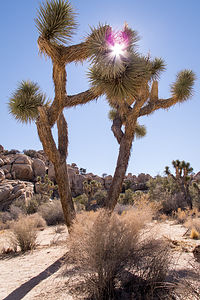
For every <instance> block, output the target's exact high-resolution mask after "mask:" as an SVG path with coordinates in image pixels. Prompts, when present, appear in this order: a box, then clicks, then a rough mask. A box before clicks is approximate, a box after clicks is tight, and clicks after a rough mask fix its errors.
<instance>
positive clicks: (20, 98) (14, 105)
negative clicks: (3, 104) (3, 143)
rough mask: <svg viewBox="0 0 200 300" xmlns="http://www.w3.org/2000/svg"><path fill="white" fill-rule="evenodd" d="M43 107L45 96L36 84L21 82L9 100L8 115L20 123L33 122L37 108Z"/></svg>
mask: <svg viewBox="0 0 200 300" xmlns="http://www.w3.org/2000/svg"><path fill="white" fill-rule="evenodd" d="M43 105H45V95H44V94H42V92H41V91H40V88H39V86H38V85H37V83H34V82H30V81H22V82H21V83H20V84H19V86H18V88H17V90H16V91H15V92H14V93H13V95H12V97H11V98H10V100H9V103H8V108H9V113H10V114H12V115H13V116H14V117H15V119H16V120H18V121H20V122H22V123H28V122H31V121H34V120H35V119H36V118H37V116H38V107H39V106H43Z"/></svg>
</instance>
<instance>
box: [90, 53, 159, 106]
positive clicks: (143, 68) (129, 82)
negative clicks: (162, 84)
mask: <svg viewBox="0 0 200 300" xmlns="http://www.w3.org/2000/svg"><path fill="white" fill-rule="evenodd" d="M108 68H109V67H106V66H104V68H102V67H101V66H99V64H94V65H93V67H92V68H91V69H90V72H89V79H90V82H91V86H92V89H93V90H94V92H96V93H104V94H106V96H107V99H108V101H109V103H110V105H111V106H113V107H115V105H116V104H120V103H121V104H122V103H124V101H127V102H129V100H130V99H134V98H136V97H137V96H138V93H139V91H140V90H141V88H142V87H143V85H144V84H147V82H149V81H150V80H152V79H153V77H155V76H156V75H157V74H159V73H160V71H162V69H163V65H162V64H161V63H160V69H159V64H157V65H156V66H155V61H153V62H151V61H150V60H148V61H147V59H146V58H145V57H142V56H139V55H138V54H136V53H131V54H130V56H129V59H128V61H127V62H126V64H125V65H124V69H123V70H122V71H121V72H117V73H115V72H113V73H112V72H108Z"/></svg>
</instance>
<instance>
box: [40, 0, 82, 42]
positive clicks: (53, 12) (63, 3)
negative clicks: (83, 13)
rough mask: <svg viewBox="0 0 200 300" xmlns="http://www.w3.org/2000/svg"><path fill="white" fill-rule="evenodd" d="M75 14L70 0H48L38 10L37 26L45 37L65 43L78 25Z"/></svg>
mask: <svg viewBox="0 0 200 300" xmlns="http://www.w3.org/2000/svg"><path fill="white" fill-rule="evenodd" d="M75 15H76V14H75V13H74V11H73V8H72V6H71V4H70V2H69V1H68V0H46V1H45V2H44V3H42V4H41V5H40V8H39V10H38V11H37V18H36V19H35V23H36V27H37V29H38V31H39V34H40V35H41V36H42V37H44V38H45V39H47V40H49V41H51V42H54V43H57V44H64V43H66V42H69V41H70V40H71V37H72V35H73V33H74V30H75V29H76V27H77V23H76V21H75Z"/></svg>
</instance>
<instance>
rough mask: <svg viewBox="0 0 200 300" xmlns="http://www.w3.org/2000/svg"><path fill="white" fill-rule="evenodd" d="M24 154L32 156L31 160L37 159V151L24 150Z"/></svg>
mask: <svg viewBox="0 0 200 300" xmlns="http://www.w3.org/2000/svg"><path fill="white" fill-rule="evenodd" d="M23 152H24V154H25V155H27V156H30V157H31V158H37V157H38V155H37V151H36V150H33V149H29V150H23Z"/></svg>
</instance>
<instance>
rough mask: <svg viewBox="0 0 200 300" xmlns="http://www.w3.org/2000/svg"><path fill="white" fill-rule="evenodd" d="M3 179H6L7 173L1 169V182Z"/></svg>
mask: <svg viewBox="0 0 200 300" xmlns="http://www.w3.org/2000/svg"><path fill="white" fill-rule="evenodd" d="M3 180H5V174H4V171H3V170H2V169H0V182H2V181H3Z"/></svg>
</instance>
